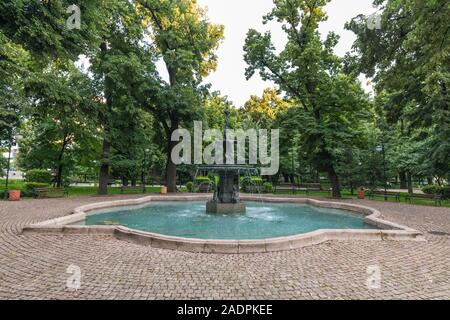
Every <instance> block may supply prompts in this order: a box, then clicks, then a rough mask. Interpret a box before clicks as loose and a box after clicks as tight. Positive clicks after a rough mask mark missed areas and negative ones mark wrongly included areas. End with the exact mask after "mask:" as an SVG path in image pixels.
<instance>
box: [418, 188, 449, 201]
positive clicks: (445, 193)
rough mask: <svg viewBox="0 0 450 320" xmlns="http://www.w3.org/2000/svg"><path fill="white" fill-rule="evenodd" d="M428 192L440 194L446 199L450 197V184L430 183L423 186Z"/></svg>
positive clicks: (425, 191) (424, 191) (424, 190)
mask: <svg viewBox="0 0 450 320" xmlns="http://www.w3.org/2000/svg"><path fill="white" fill-rule="evenodd" d="M422 191H423V193H426V194H440V195H442V197H443V198H444V199H450V186H438V185H428V186H425V187H423V188H422Z"/></svg>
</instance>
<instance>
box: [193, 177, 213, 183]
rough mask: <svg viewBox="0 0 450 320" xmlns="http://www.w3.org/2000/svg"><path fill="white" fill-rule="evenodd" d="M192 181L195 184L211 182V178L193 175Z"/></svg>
mask: <svg viewBox="0 0 450 320" xmlns="http://www.w3.org/2000/svg"><path fill="white" fill-rule="evenodd" d="M194 182H195V183H196V184H208V183H210V182H211V179H210V178H208V177H203V176H198V177H195V180H194Z"/></svg>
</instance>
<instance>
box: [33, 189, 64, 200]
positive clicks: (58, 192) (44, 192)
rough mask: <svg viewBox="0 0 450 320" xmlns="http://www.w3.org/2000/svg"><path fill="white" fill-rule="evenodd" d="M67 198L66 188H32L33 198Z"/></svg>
mask: <svg viewBox="0 0 450 320" xmlns="http://www.w3.org/2000/svg"><path fill="white" fill-rule="evenodd" d="M50 195H51V196H52V197H58V196H60V197H68V196H69V191H68V190H67V189H66V188H48V187H46V188H34V190H33V197H34V198H35V199H38V198H48V197H50Z"/></svg>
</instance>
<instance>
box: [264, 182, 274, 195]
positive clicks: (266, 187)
mask: <svg viewBox="0 0 450 320" xmlns="http://www.w3.org/2000/svg"><path fill="white" fill-rule="evenodd" d="M263 190H264V193H273V185H272V183H270V182H265V183H264V184H263Z"/></svg>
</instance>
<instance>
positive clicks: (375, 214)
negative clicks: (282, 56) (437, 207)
mask: <svg viewBox="0 0 450 320" xmlns="http://www.w3.org/2000/svg"><path fill="white" fill-rule="evenodd" d="M210 199H211V196H210V195H180V196H178V195H176V196H173V195H170V196H164V195H163V196H161V195H151V196H146V197H142V198H137V199H126V200H114V201H104V202H98V203H93V204H87V205H83V206H80V207H77V208H75V209H74V210H73V212H72V214H70V215H67V216H63V217H59V218H55V219H50V220H46V221H43V222H39V223H34V224H31V225H29V226H26V227H24V228H23V229H22V234H24V233H50V234H55V233H59V234H90V235H109V236H113V237H115V238H116V239H119V240H124V241H130V242H133V243H137V244H141V245H147V246H151V247H154V248H160V249H170V250H178V251H187V252H197V253H223V254H225V253H230V254H232V253H233V254H237V253H261V252H273V251H285V250H292V249H299V248H302V247H306V246H311V245H316V244H319V243H322V242H325V241H350V240H360V241H374V240H375V241H383V240H394V241H408V240H409V241H425V238H424V237H423V234H422V233H421V232H419V231H417V230H414V229H411V228H409V227H406V226H402V225H399V224H396V223H393V222H390V221H387V220H384V219H381V218H380V217H381V212H380V211H378V210H376V209H374V208H371V207H367V206H363V205H359V204H350V203H344V202H333V201H331V200H330V201H322V200H316V199H310V198H295V197H294V198H292V197H290V198H289V197H276V196H252V195H242V196H241V199H242V200H243V201H264V202H268V203H298V204H307V205H312V206H316V207H321V208H331V209H341V210H347V211H352V212H355V213H359V214H362V215H364V216H365V218H364V221H365V222H366V223H367V224H370V225H373V226H376V227H377V228H379V229H319V230H315V231H312V232H308V233H302V234H298V235H292V236H285V237H277V238H268V239H259V240H214V239H195V238H183V237H175V236H167V235H163V234H157V233H151V232H145V231H140V230H136V229H130V228H127V227H124V226H77V225H71V224H73V223H76V222H80V221H83V220H85V218H86V216H87V213H88V212H90V211H94V210H98V209H106V208H115V207H124V206H133V205H144V204H147V203H149V202H153V201H200V200H210Z"/></svg>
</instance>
